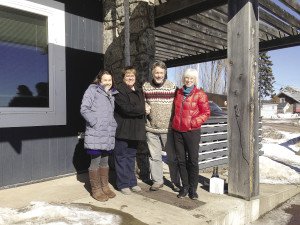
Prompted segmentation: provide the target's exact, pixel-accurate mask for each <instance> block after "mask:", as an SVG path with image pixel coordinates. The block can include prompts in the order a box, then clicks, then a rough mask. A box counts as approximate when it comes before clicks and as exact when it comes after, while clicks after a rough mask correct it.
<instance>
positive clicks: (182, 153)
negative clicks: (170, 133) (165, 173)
mask: <svg viewBox="0 0 300 225" xmlns="http://www.w3.org/2000/svg"><path fill="white" fill-rule="evenodd" d="M200 134H201V132H200V129H198V130H193V131H188V132H178V131H174V144H175V152H176V156H177V160H178V163H179V172H180V176H181V180H182V185H183V187H185V188H189V187H191V188H193V189H194V190H196V189H197V187H198V175H199V164H198V157H199V143H200Z"/></svg>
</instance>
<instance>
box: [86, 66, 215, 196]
mask: <svg viewBox="0 0 300 225" xmlns="http://www.w3.org/2000/svg"><path fill="white" fill-rule="evenodd" d="M151 72H152V80H151V81H150V82H146V83H145V84H144V85H143V89H142V88H141V87H139V86H138V85H137V83H136V79H137V71H136V70H135V68H134V67H130V66H129V67H126V68H125V69H124V70H123V72H122V77H123V82H122V83H121V84H120V85H118V86H117V90H115V89H114V88H113V87H112V85H113V83H112V76H111V74H110V73H108V72H107V71H103V72H100V73H99V74H98V75H97V77H96V79H95V80H94V82H93V84H91V85H90V86H89V88H88V89H87V90H86V92H85V94H84V97H83V100H82V105H81V114H82V116H83V117H84V119H85V120H86V132H85V135H86V136H85V148H86V149H87V152H88V153H89V154H90V155H91V164H90V167H89V177H90V183H91V187H92V196H93V197H94V198H95V199H97V200H99V201H106V200H107V199H108V198H113V197H115V193H114V192H113V191H111V190H110V189H109V187H108V170H109V168H108V155H109V153H110V152H111V151H112V149H114V156H115V170H116V175H117V176H116V185H117V188H118V189H119V190H120V191H121V192H122V193H123V194H131V192H132V191H133V192H139V191H141V188H140V187H139V186H138V185H137V180H136V176H135V160H136V151H137V145H138V143H139V141H145V140H146V138H147V144H148V148H149V151H150V155H151V157H150V171H151V178H152V180H153V185H152V186H151V187H150V190H152V191H156V190H159V188H161V187H163V184H164V180H163V163H162V151H163V150H164V151H166V153H167V158H168V165H169V170H170V177H171V181H172V184H173V190H174V191H179V194H178V195H177V196H178V197H179V198H181V197H185V196H186V195H187V194H189V197H190V198H191V199H196V198H198V195H197V192H196V189H197V185H198V173H199V166H198V151H199V142H200V128H201V125H202V124H203V123H204V122H205V121H206V120H207V119H208V117H209V115H210V110H209V104H208V99H207V96H206V94H205V93H204V92H203V90H201V89H198V88H197V78H198V72H197V71H196V70H194V69H188V70H186V72H185V73H184V75H183V83H184V86H183V87H182V88H181V89H178V90H177V91H176V86H175V84H173V83H172V82H170V81H168V80H167V79H166V72H167V68H166V66H165V64H164V63H163V62H160V61H158V62H155V63H154V64H153V66H152V71H151ZM174 98H175V100H174ZM174 107H175V110H174ZM172 129H173V130H172ZM146 131H147V133H146ZM179 172H180V176H179ZM180 177H181V181H182V185H183V187H182V189H179V187H180Z"/></svg>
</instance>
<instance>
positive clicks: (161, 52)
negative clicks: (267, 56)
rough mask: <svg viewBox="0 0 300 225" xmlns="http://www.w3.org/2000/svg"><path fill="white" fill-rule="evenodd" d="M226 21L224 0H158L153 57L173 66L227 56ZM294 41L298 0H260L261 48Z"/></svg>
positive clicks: (298, 40) (299, 23) (298, 35)
mask: <svg viewBox="0 0 300 225" xmlns="http://www.w3.org/2000/svg"><path fill="white" fill-rule="evenodd" d="M278 2H280V3H278ZM227 22H228V16H227V0H168V1H166V0H164V1H163V0H157V3H156V6H155V26H156V27H155V42H156V53H155V57H156V59H159V60H162V61H164V62H166V64H167V65H168V67H174V66H181V65H188V64H193V63H199V62H207V61H211V60H217V59H222V58H226V57H227V50H226V49H227ZM297 45H300V4H299V0H296V1H295V0H277V1H271V0H259V49H260V51H268V50H274V49H280V48H286V47H292V46H297Z"/></svg>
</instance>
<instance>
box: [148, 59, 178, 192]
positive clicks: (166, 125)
mask: <svg viewBox="0 0 300 225" xmlns="http://www.w3.org/2000/svg"><path fill="white" fill-rule="evenodd" d="M151 72H152V80H151V81H150V82H146V83H145V84H144V85H143V92H144V95H145V101H146V114H147V123H146V131H147V133H146V136H147V144H148V148H149V151H150V155H151V157H150V172H151V178H152V180H153V185H152V186H151V187H150V190H152V191H157V190H158V189H159V188H161V187H163V184H164V180H163V162H162V151H163V150H164V151H166V153H167V158H168V166H169V171H170V177H171V181H172V184H173V190H174V191H179V187H180V177H179V170H178V162H177V160H176V155H175V149H174V141H173V132H172V128H171V120H172V115H173V101H174V97H175V92H176V86H175V84H173V83H172V82H171V81H169V80H167V79H166V78H167V77H166V73H167V67H166V65H165V63H163V62H161V61H158V62H155V63H154V64H153V66H152V68H151Z"/></svg>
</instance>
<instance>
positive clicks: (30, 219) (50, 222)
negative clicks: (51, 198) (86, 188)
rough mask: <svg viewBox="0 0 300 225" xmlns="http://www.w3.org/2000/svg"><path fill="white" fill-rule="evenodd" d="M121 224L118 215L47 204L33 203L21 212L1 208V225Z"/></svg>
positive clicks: (20, 210)
mask: <svg viewBox="0 0 300 225" xmlns="http://www.w3.org/2000/svg"><path fill="white" fill-rule="evenodd" d="M121 222H122V219H121V217H120V216H118V215H114V214H110V213H104V212H95V211H91V210H89V209H81V208H78V207H73V206H62V205H52V204H48V203H45V202H31V203H30V205H29V206H28V207H26V208H23V209H19V210H16V209H11V208H0V224H1V225H12V224H26V225H40V224H44V225H85V224H95V225H98V224H99V225H106V224H107V225H108V224H112V225H118V224H121Z"/></svg>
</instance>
